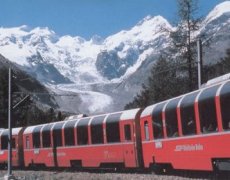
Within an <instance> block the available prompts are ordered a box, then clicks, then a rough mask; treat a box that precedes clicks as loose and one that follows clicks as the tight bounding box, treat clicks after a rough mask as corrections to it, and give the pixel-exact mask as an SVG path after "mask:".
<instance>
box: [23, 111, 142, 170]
mask: <svg viewBox="0 0 230 180" xmlns="http://www.w3.org/2000/svg"><path fill="white" fill-rule="evenodd" d="M140 113H141V110H140V109H134V110H129V111H123V112H116V113H110V114H103V115H97V116H92V117H84V118H78V119H71V120H67V121H62V122H56V123H51V124H44V125H39V126H33V127H28V128H26V129H25V131H24V134H23V139H24V147H25V148H24V157H25V158H24V159H25V166H26V167H29V166H46V167H74V168H81V167H94V168H98V167H126V168H137V167H140V166H141V165H142V164H143V163H142V162H143V161H142V149H141V139H140V133H139V132H140ZM136 147H137V148H136Z"/></svg>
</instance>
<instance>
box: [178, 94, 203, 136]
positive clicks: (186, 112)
mask: <svg viewBox="0 0 230 180" xmlns="http://www.w3.org/2000/svg"><path fill="white" fill-rule="evenodd" d="M199 92H200V91H195V92H192V93H190V94H186V95H185V96H184V97H183V99H182V100H181V103H180V116H181V126H182V134H183V136H190V135H196V134H197V127H196V113H195V100H196V97H197V95H198V94H199Z"/></svg>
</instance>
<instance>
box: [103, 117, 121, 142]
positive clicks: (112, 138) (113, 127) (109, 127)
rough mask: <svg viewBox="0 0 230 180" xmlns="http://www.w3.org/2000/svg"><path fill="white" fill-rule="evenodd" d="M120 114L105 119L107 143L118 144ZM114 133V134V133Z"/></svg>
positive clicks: (119, 140) (119, 138)
mask: <svg viewBox="0 0 230 180" xmlns="http://www.w3.org/2000/svg"><path fill="white" fill-rule="evenodd" d="M121 114H122V113H116V114H110V115H109V116H108V118H107V119H106V122H105V123H106V128H105V129H106V140H107V143H119V142H121V137H120V117H121ZM114 132H116V133H114Z"/></svg>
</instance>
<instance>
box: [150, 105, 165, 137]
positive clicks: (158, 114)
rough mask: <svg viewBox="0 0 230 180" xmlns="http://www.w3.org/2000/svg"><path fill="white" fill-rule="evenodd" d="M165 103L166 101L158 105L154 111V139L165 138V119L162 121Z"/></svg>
mask: <svg viewBox="0 0 230 180" xmlns="http://www.w3.org/2000/svg"><path fill="white" fill-rule="evenodd" d="M164 105H165V102H164V103H161V104H158V105H156V107H155V108H154V109H153V113H152V122H153V137H154V139H160V138H163V137H164V136H163V135H164V134H163V121H162V110H163V107H164Z"/></svg>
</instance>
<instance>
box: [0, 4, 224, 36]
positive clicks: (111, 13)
mask: <svg viewBox="0 0 230 180" xmlns="http://www.w3.org/2000/svg"><path fill="white" fill-rule="evenodd" d="M198 2H199V6H200V10H201V11H200V14H201V15H206V14H207V13H208V12H209V11H210V10H211V9H212V8H213V7H215V5H217V4H218V3H220V2H223V0H198ZM147 15H152V16H154V15H162V16H163V17H165V18H166V19H168V20H169V21H170V22H171V23H172V22H175V19H176V18H175V16H176V0H1V11H0V26H1V27H15V26H21V25H28V26H29V27H30V28H34V27H37V26H40V27H49V28H50V29H52V30H54V31H55V32H56V33H57V34H58V35H60V36H62V35H67V34H69V35H72V36H77V35H78V36H81V37H83V38H85V39H89V38H90V37H92V36H93V35H94V34H97V35H100V36H102V37H107V36H109V35H111V34H114V33H117V32H119V31H120V30H123V29H129V28H131V27H132V26H134V25H135V24H136V23H137V22H138V21H140V20H141V19H143V18H144V17H146V16H147Z"/></svg>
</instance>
